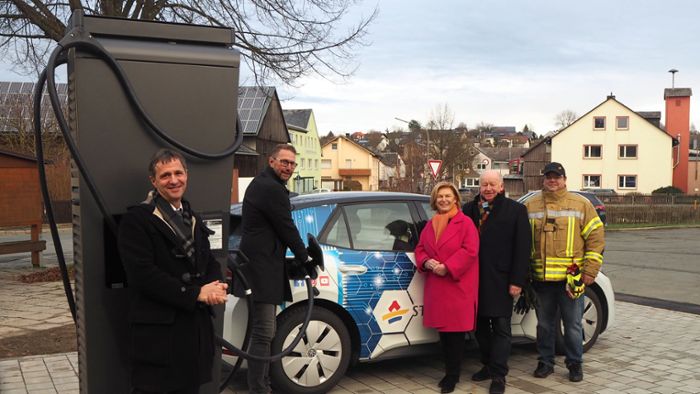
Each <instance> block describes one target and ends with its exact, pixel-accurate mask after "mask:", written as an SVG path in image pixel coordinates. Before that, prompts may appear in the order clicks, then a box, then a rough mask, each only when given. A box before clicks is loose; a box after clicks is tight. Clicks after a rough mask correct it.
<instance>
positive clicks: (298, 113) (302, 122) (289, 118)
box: [282, 109, 311, 129]
mask: <svg viewBox="0 0 700 394" xmlns="http://www.w3.org/2000/svg"><path fill="white" fill-rule="evenodd" d="M282 113H284V121H285V122H287V125H289V126H295V127H300V128H302V129H306V128H307V127H309V119H310V118H311V110H310V109H285V110H282Z"/></svg>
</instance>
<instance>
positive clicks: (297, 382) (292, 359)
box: [270, 306, 351, 394]
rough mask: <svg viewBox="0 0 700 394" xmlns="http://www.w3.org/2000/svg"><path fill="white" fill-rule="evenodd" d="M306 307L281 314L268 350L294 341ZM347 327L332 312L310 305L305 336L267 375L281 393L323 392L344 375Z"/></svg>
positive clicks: (347, 356) (347, 357) (347, 354)
mask: <svg viewBox="0 0 700 394" xmlns="http://www.w3.org/2000/svg"><path fill="white" fill-rule="evenodd" d="M305 315H306V308H295V309H293V310H290V311H289V312H288V313H285V314H283V315H282V316H281V318H280V320H279V321H278V325H277V334H276V335H275V338H274V339H273V341H272V353H273V354H275V353H279V352H281V351H282V349H285V348H286V347H287V346H289V344H290V343H292V341H293V340H294V338H295V337H296V335H297V333H298V332H299V329H300V328H301V325H302V324H303V323H304V317H305ZM350 347H351V342H350V334H349V332H348V329H347V328H346V327H345V324H344V323H343V321H342V320H341V319H340V318H339V317H338V316H336V315H335V314H334V313H333V312H331V311H329V310H327V309H325V308H322V307H318V306H316V307H314V309H313V312H312V314H311V321H310V322H309V326H308V328H307V329H306V335H305V337H304V338H303V339H302V340H301V341H300V342H299V344H298V345H297V346H296V348H295V349H294V350H293V351H292V353H291V354H290V355H289V356H287V357H284V358H283V359H282V360H280V361H279V362H275V363H272V365H270V377H271V378H272V382H273V385H274V386H275V388H276V389H277V390H279V391H280V392H283V393H300V394H301V393H303V394H316V393H326V392H328V391H330V389H331V388H332V387H333V386H335V385H336V384H337V383H338V381H339V380H340V379H341V378H342V377H343V376H344V375H345V371H346V370H347V369H348V365H349V364H350V354H351V349H350Z"/></svg>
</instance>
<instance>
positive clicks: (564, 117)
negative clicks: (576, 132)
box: [554, 109, 578, 129]
mask: <svg viewBox="0 0 700 394" xmlns="http://www.w3.org/2000/svg"><path fill="white" fill-rule="evenodd" d="M576 119H578V115H576V112H574V111H572V110H570V109H565V110H563V111H561V112H559V114H557V116H555V117H554V121H555V122H556V123H555V124H556V125H557V127H559V129H563V128H565V127H568V126H569V125H570V124H572V123H574V122H575V121H576Z"/></svg>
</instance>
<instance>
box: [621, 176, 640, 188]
mask: <svg viewBox="0 0 700 394" xmlns="http://www.w3.org/2000/svg"><path fill="white" fill-rule="evenodd" d="M617 187H618V188H620V189H636V188H637V176H636V175H618V176H617Z"/></svg>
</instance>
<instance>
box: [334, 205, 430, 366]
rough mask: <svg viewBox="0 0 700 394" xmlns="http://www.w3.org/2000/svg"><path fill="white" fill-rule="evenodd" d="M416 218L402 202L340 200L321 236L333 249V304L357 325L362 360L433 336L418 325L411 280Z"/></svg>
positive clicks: (418, 304)
mask: <svg viewBox="0 0 700 394" xmlns="http://www.w3.org/2000/svg"><path fill="white" fill-rule="evenodd" d="M420 220H421V217H420V216H419V214H418V213H417V211H416V209H415V206H413V204H412V203H410V202H406V201H373V202H362V203H346V204H341V205H339V206H338V209H337V210H336V212H335V214H334V216H333V218H331V220H330V221H329V223H328V226H327V228H326V229H325V230H324V233H323V234H322V237H321V242H322V243H323V244H325V245H329V246H335V247H336V248H337V249H338V260H339V265H338V271H339V298H338V303H339V304H341V305H342V306H343V307H344V308H345V310H347V311H348V313H350V315H351V316H352V317H353V319H354V320H355V322H356V324H357V327H358V330H359V333H360V340H361V348H360V358H362V359H371V358H376V357H378V356H380V355H381V354H383V353H384V352H386V351H387V350H390V349H394V348H398V347H402V346H408V345H410V344H413V343H424V342H427V341H434V340H435V338H436V337H435V335H436V334H434V333H433V332H432V330H425V329H424V328H423V325H422V306H423V297H422V291H423V287H422V282H421V283H414V279H416V280H419V279H420V278H419V277H420V275H415V264H414V256H413V249H414V248H415V246H416V243H417V240H418V227H417V223H418V222H419V221H420ZM409 290H410V291H409Z"/></svg>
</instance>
